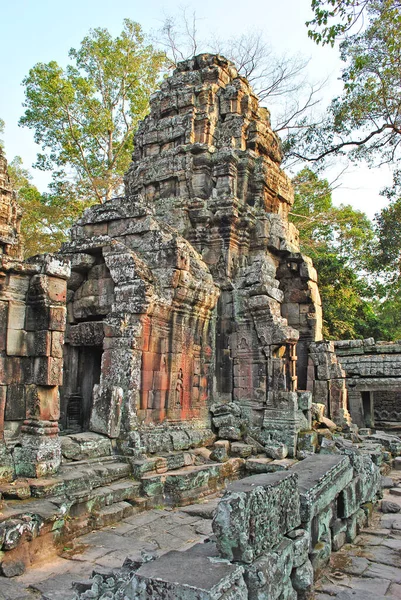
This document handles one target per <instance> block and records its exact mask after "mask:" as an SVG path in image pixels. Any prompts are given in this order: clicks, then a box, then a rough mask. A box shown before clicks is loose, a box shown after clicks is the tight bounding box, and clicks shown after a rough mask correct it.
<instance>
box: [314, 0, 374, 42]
mask: <svg viewBox="0 0 401 600" xmlns="http://www.w3.org/2000/svg"><path fill="white" fill-rule="evenodd" d="M370 4H371V0H312V2H311V7H312V10H313V13H314V18H313V19H312V20H311V21H308V22H307V23H306V26H307V27H309V29H308V36H309V37H310V38H311V39H312V40H314V41H315V42H316V43H317V44H322V46H324V45H325V44H330V45H331V46H333V45H334V42H335V41H336V39H338V37H341V36H344V35H345V34H346V33H347V32H348V31H349V30H350V29H352V27H353V26H354V25H355V24H356V23H357V22H358V21H362V19H363V15H364V13H366V12H367V10H368V7H369V5H370Z"/></svg>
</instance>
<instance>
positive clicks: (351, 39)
mask: <svg viewBox="0 0 401 600" xmlns="http://www.w3.org/2000/svg"><path fill="white" fill-rule="evenodd" d="M312 7H313V8H314V10H315V19H314V20H313V21H311V22H310V23H309V25H311V24H313V25H314V26H316V27H318V26H320V27H323V29H322V31H321V32H320V33H319V34H318V33H316V34H313V35H312V34H311V30H309V35H312V37H314V36H315V37H314V39H316V41H318V42H320V41H321V42H322V43H328V42H329V41H334V39H336V37H337V35H338V34H339V33H346V32H347V31H348V30H349V29H350V28H352V27H353V26H354V25H355V22H356V21H360V22H361V29H360V31H358V32H357V33H355V34H353V35H346V36H345V39H343V41H342V42H341V44H340V51H341V58H342V60H343V61H344V62H345V67H344V69H343V73H342V80H343V92H342V94H341V96H339V97H338V98H335V99H334V100H333V101H332V103H331V105H330V107H329V108H328V110H327V114H326V119H325V123H324V124H323V126H317V127H316V126H315V127H312V128H310V129H309V131H308V133H307V135H306V136H305V138H304V139H303V143H302V144H300V145H299V146H298V148H296V149H295V150H294V155H295V156H296V157H297V158H300V159H303V160H313V161H323V160H324V159H325V158H327V157H328V156H330V155H333V154H344V153H345V152H347V154H348V156H349V157H350V158H351V159H352V160H355V161H358V160H367V161H369V162H370V163H371V164H375V165H378V164H379V165H380V164H383V163H391V164H392V166H393V167H394V168H395V170H397V163H398V161H399V159H400V154H399V150H400V142H401V135H400V134H401V2H398V1H394V0H363V1H359V0H329V1H328V2H322V1H320V0H314V1H313V3H312ZM329 9H330V10H329ZM336 17H338V18H339V19H340V24H337V25H332V26H331V29H329V30H327V28H326V24H327V23H328V22H329V20H330V19H332V18H336ZM362 19H363V26H362ZM338 27H340V29H338ZM316 36H317V37H316ZM319 36H321V37H319Z"/></svg>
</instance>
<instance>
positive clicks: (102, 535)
mask: <svg viewBox="0 0 401 600" xmlns="http://www.w3.org/2000/svg"><path fill="white" fill-rule="evenodd" d="M217 501H218V498H214V499H209V500H208V501H205V502H204V503H203V504H200V505H196V506H195V507H185V508H182V509H154V510H150V511H148V512H144V513H140V514H137V515H134V516H132V517H129V518H127V519H124V520H123V521H121V522H120V523H118V524H117V525H115V526H111V527H106V528H104V529H102V530H99V531H93V532H92V533H89V534H87V535H83V536H81V537H79V538H78V539H77V540H76V541H75V544H74V547H73V548H72V546H73V545H72V544H70V546H71V548H70V547H68V546H67V547H66V548H65V551H64V553H63V555H62V556H60V557H55V558H54V560H53V561H52V562H51V563H46V564H44V565H42V566H33V567H31V568H30V569H28V570H27V571H26V573H24V575H21V576H19V577H13V578H12V579H11V578H10V579H6V578H4V577H0V600H31V599H32V600H34V599H38V600H72V598H73V596H74V592H73V591H72V588H71V584H72V582H73V581H82V580H86V579H89V577H90V576H91V574H92V572H93V570H103V571H105V570H107V571H110V570H111V569H113V568H119V567H121V566H122V564H123V562H124V560H125V559H126V558H127V557H129V558H131V559H133V560H138V559H140V558H141V557H142V553H149V554H152V553H157V554H158V555H159V556H160V555H161V554H163V553H165V552H168V551H169V550H186V549H187V548H189V547H190V546H192V545H194V544H196V543H199V542H203V541H204V540H205V539H206V538H208V537H209V536H210V535H211V534H212V523H211V516H212V512H213V510H214V507H215V506H216V504H217Z"/></svg>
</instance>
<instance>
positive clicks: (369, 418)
mask: <svg viewBox="0 0 401 600" xmlns="http://www.w3.org/2000/svg"><path fill="white" fill-rule="evenodd" d="M361 393H362V408H363V419H364V422H365V427H374V418H373V400H372V394H371V393H370V392H361Z"/></svg>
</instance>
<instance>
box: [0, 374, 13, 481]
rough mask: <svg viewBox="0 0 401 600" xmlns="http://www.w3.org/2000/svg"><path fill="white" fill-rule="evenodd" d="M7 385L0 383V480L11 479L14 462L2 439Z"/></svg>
mask: <svg viewBox="0 0 401 600" xmlns="http://www.w3.org/2000/svg"><path fill="white" fill-rule="evenodd" d="M6 396H7V386H5V385H0V481H12V480H13V478H14V464H13V460H12V457H11V454H10V453H9V451H8V450H7V446H6V443H5V441H4V412H5V407H6Z"/></svg>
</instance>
